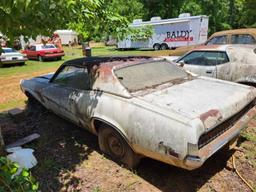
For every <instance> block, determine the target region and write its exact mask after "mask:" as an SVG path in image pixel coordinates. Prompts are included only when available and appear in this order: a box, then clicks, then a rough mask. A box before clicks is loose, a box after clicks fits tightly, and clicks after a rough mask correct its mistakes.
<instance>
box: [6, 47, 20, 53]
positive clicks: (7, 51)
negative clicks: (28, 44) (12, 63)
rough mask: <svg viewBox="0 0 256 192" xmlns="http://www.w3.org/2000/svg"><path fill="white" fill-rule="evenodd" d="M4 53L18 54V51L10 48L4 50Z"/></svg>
mask: <svg viewBox="0 0 256 192" xmlns="http://www.w3.org/2000/svg"><path fill="white" fill-rule="evenodd" d="M3 52H4V53H14V52H17V51H16V50H15V49H12V48H8V49H3Z"/></svg>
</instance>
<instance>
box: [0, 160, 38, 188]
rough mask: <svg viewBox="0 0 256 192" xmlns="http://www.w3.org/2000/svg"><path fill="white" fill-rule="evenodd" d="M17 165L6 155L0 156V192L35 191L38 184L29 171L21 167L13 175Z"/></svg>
mask: <svg viewBox="0 0 256 192" xmlns="http://www.w3.org/2000/svg"><path fill="white" fill-rule="evenodd" d="M18 168H19V165H18V164H17V163H14V162H11V161H10V160H8V159H7V158H6V157H0V192H35V191H38V190H39V185H38V183H37V182H36V181H35V179H34V178H33V176H32V175H31V173H30V172H29V171H28V170H26V169H23V170H22V172H21V173H20V174H19V175H15V174H16V173H17V171H18Z"/></svg>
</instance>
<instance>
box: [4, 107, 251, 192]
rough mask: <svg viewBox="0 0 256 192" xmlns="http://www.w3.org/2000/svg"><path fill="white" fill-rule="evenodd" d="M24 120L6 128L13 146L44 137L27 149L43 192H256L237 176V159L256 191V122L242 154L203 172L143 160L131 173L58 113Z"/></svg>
mask: <svg viewBox="0 0 256 192" xmlns="http://www.w3.org/2000/svg"><path fill="white" fill-rule="evenodd" d="M23 115H24V116H23V118H19V119H20V120H19V119H16V121H14V120H13V119H12V118H10V117H9V116H8V115H6V114H4V113H1V114H0V125H1V126H2V128H3V132H4V139H5V141H6V142H7V143H10V142H12V141H14V140H16V139H17V138H19V137H22V136H24V135H28V134H30V133H34V132H37V133H39V134H40V135H41V137H40V138H39V139H38V140H37V141H35V142H33V143H31V144H30V145H28V146H27V147H31V148H33V149H35V156H36V158H37V159H38V162H39V164H38V165H37V166H36V167H35V168H33V170H32V172H33V175H34V176H35V177H36V178H37V179H38V180H39V182H40V187H41V190H42V191H43V192H51V191H54V192H55V191H84V192H87V191H92V192H102V191H107V192H112V191H114V192H115V191H116V192H118V191H127V192H128V191H138V192H139V191H165V192H169V191H203V192H204V191H250V190H249V188H248V187H247V186H246V185H245V184H244V183H243V182H242V180H241V179H240V178H239V177H238V176H237V174H236V173H235V172H234V171H233V170H232V167H233V166H232V161H231V160H232V159H231V156H232V154H234V156H235V157H236V166H237V168H238V170H239V171H240V173H241V174H242V175H243V177H244V178H246V179H247V180H248V181H249V182H250V184H251V185H254V187H256V186H255V185H256V159H255V157H256V155H255V148H256V139H255V137H256V128H255V127H256V121H252V122H251V123H250V124H249V127H248V128H247V129H246V131H244V133H243V134H242V135H243V136H242V137H241V138H240V140H239V145H240V150H239V151H236V152H234V151H229V152H228V153H224V152H220V153H217V154H215V155H214V156H213V157H212V158H210V159H209V160H208V161H207V162H206V163H205V165H204V166H203V167H202V168H200V169H198V170H195V171H186V170H182V169H179V168H176V167H173V166H170V165H166V164H164V163H161V162H157V161H154V160H151V159H143V160H142V162H141V163H140V165H139V167H138V168H137V169H136V170H133V171H129V170H127V169H125V168H122V166H120V165H118V164H116V163H114V162H113V161H111V160H109V159H107V158H105V157H104V156H103V155H102V154H101V153H100V151H99V147H98V142H97V137H96V136H94V135H92V134H90V133H88V132H87V131H85V130H82V129H80V128H78V127H76V126H74V125H73V124H70V123H69V122H67V121H65V120H63V119H61V118H59V117H57V116H56V115H54V114H53V113H51V112H48V111H46V110H44V109H42V108H41V107H37V109H36V110H33V112H28V111H26V113H24V114H23ZM14 133H15V134H14Z"/></svg>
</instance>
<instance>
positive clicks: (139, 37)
mask: <svg viewBox="0 0 256 192" xmlns="http://www.w3.org/2000/svg"><path fill="white" fill-rule="evenodd" d="M130 32H131V34H130V36H131V40H133V41H143V40H147V39H149V38H150V37H152V35H153V28H152V26H143V27H136V28H131V31H130Z"/></svg>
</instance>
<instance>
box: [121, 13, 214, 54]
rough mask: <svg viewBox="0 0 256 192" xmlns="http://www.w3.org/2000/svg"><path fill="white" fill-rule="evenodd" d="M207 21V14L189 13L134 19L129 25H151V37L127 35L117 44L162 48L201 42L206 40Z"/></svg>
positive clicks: (130, 46) (137, 26) (124, 47)
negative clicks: (175, 16)
mask: <svg viewBox="0 0 256 192" xmlns="http://www.w3.org/2000/svg"><path fill="white" fill-rule="evenodd" d="M208 21H209V17H208V16H205V15H199V16H190V14H189V13H183V14H180V15H179V17H178V18H172V19H161V18H160V17H152V18H151V20H150V21H142V20H141V19H136V20H133V23H132V24H130V26H129V27H134V28H139V27H145V26H151V27H152V30H153V35H152V37H150V38H148V39H145V40H139V41H133V40H131V36H128V37H126V38H125V39H123V40H122V41H119V42H118V45H117V46H118V48H119V49H130V48H153V49H155V50H160V49H162V50H164V49H169V48H170V49H174V48H177V47H182V46H188V45H197V44H201V43H204V42H205V41H206V40H207V35H208ZM135 35H136V34H135Z"/></svg>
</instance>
